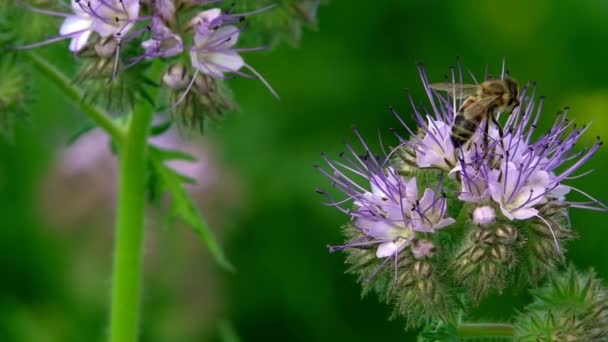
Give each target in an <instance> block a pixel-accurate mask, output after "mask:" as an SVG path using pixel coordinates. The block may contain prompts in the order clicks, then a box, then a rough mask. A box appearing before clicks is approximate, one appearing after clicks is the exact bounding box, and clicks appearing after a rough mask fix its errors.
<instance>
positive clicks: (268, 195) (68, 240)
mask: <svg viewBox="0 0 608 342" xmlns="http://www.w3.org/2000/svg"><path fill="white" fill-rule="evenodd" d="M26 15H32V14H30V13H28V14H26ZM318 21H319V27H318V30H317V31H316V32H312V31H307V32H305V34H304V36H303V40H302V41H301V44H300V46H299V47H298V48H293V47H289V46H285V45H283V46H280V47H279V48H277V49H275V50H273V51H270V52H264V53H256V54H249V55H247V56H246V57H247V58H248V59H247V60H248V62H249V64H251V65H253V66H255V67H256V68H257V70H259V71H260V72H261V73H263V74H264V75H265V76H266V78H267V79H268V80H269V81H270V82H271V83H272V85H273V86H274V87H275V88H276V89H277V90H278V92H279V93H280V94H281V101H279V102H277V101H275V100H274V99H273V98H272V97H271V96H270V95H269V93H268V92H267V90H266V89H264V87H263V86H261V85H260V84H257V83H256V82H254V81H251V80H246V79H236V80H234V81H231V84H232V85H233V86H234V90H235V94H236V99H237V102H238V103H239V105H240V107H241V111H240V112H239V113H236V114H232V115H230V116H229V117H228V118H227V119H226V120H225V121H224V122H222V123H221V124H219V125H214V127H212V128H211V129H210V130H209V131H208V134H207V136H206V138H205V140H204V141H203V142H202V144H204V148H205V150H209V151H212V152H210V153H211V155H212V156H213V157H212V163H213V164H214V165H215V166H214V167H216V168H217V170H216V171H217V172H218V173H220V174H221V175H222V176H219V177H217V178H214V180H215V181H217V182H219V183H222V184H214V185H210V186H208V187H206V188H205V189H208V190H209V191H204V189H203V191H200V193H199V194H198V195H197V196H198V198H200V203H201V206H202V211H203V212H204V213H205V214H206V215H207V216H208V217H209V220H210V221H211V223H212V224H213V228H214V230H215V231H216V232H218V235H220V236H221V239H222V241H223V245H224V246H225V247H226V249H227V251H228V255H229V257H230V258H231V260H232V262H233V263H234V264H235V265H236V268H237V272H236V273H235V274H227V273H223V272H222V271H221V270H219V269H218V268H217V267H215V266H214V265H213V264H212V263H211V262H210V260H209V259H210V256H209V254H208V253H207V252H206V251H205V250H204V248H203V246H201V245H200V244H199V243H198V241H197V240H196V238H195V236H194V234H192V233H190V231H188V230H187V229H182V227H176V228H166V227H165V226H164V225H163V224H162V222H161V221H162V220H163V218H162V215H161V214H160V213H158V212H156V211H154V210H151V214H150V215H149V219H148V226H149V227H148V230H147V234H148V236H147V241H146V276H145V277H146V286H145V289H144V292H143V293H144V298H143V304H142V305H143V306H142V308H143V325H142V341H207V340H212V341H213V340H231V339H233V338H234V337H235V336H238V338H240V339H242V340H244V341H255V340H260V341H330V340H333V341H335V340H349V341H366V340H381V339H390V340H395V341H397V340H398V341H408V340H413V339H414V336H415V333H412V332H410V333H409V334H407V333H406V332H405V331H404V327H403V322H401V321H400V320H399V319H397V320H394V321H389V320H387V318H388V316H389V315H390V313H391V308H390V307H389V306H386V305H383V304H379V303H378V302H377V299H376V298H374V297H373V296H370V297H366V298H363V299H361V298H360V287H359V285H358V284H356V283H355V279H354V277H353V276H350V275H345V274H344V270H345V268H346V267H345V265H344V264H343V261H344V256H343V255H341V254H339V253H337V254H329V253H328V251H327V248H326V245H327V244H338V243H340V242H341V241H342V238H341V235H340V228H339V227H340V225H341V224H343V223H344V222H345V220H346V219H347V218H346V217H345V216H343V215H342V214H340V213H339V212H338V211H336V210H333V209H332V208H328V207H324V206H322V205H321V204H320V202H321V198H320V197H319V196H318V195H317V194H315V193H314V191H313V190H314V189H315V187H317V186H323V187H328V186H329V184H328V182H327V181H326V180H325V179H324V178H323V177H322V176H321V175H319V174H318V173H317V172H316V171H315V170H314V169H313V167H312V165H313V164H314V163H316V162H318V161H319V159H320V157H319V153H320V152H321V151H325V152H327V153H329V154H330V155H336V154H337V153H338V152H339V151H341V149H342V148H343V147H342V146H343V145H342V143H343V141H344V140H351V141H352V140H354V139H353V134H352V132H351V130H350V127H351V126H352V125H353V124H356V125H357V127H358V128H359V129H360V130H361V132H362V134H363V135H364V136H366V137H368V138H369V139H371V140H377V139H376V137H377V134H378V133H377V129H380V130H381V131H382V132H383V135H384V138H385V141H387V142H393V140H392V139H391V137H390V135H389V134H388V132H387V131H388V128H390V127H397V126H398V124H397V122H396V120H395V118H394V117H392V116H391V115H390V114H389V113H388V111H387V107H388V106H389V105H393V106H395V107H396V108H398V109H400V110H401V112H402V113H404V117H407V114H408V113H409V111H408V105H407V102H406V99H405V97H404V89H405V88H410V89H412V90H413V93H414V95H415V97H416V98H418V99H420V100H422V99H423V98H422V91H421V88H420V81H419V79H418V76H417V73H416V68H415V63H416V62H417V61H423V62H424V63H425V66H426V68H427V71H428V72H429V74H430V77H431V79H438V80H439V79H442V77H443V75H444V74H445V73H446V72H447V70H448V67H449V66H450V65H452V64H453V63H454V61H455V57H456V56H457V55H459V56H461V58H462V61H463V64H464V66H465V67H468V68H470V69H471V70H472V71H473V72H475V73H476V74H477V75H478V76H479V77H481V75H482V74H483V70H484V68H485V66H486V65H489V67H490V71H491V72H493V73H495V74H496V73H498V71H499V70H500V66H501V62H502V59H503V57H504V58H506V59H507V63H508V68H509V69H510V72H511V75H512V76H513V77H514V78H516V79H518V80H520V81H521V82H522V83H523V82H526V81H528V80H535V81H537V82H538V85H539V93H540V94H542V95H547V101H546V106H545V110H544V113H543V116H542V123H541V127H547V125H548V124H550V122H551V121H552V120H553V118H554V115H555V113H556V112H557V111H558V110H560V109H561V108H563V107H564V106H566V105H569V106H571V107H572V111H571V113H572V114H571V117H572V118H574V119H576V121H577V122H580V123H587V122H590V121H592V122H593V126H592V127H591V129H590V130H589V132H588V134H587V135H586V138H585V139H587V140H586V142H591V141H592V140H593V139H595V136H596V135H600V136H604V137H605V136H606V134H605V133H604V132H605V130H606V129H607V128H608V66H607V65H606V63H607V62H606V61H607V60H608V46H607V42H608V3H607V2H605V1H579V2H567V1H550V0H541V1H533V2H529V1H509V2H499V1H485V2H482V1H452V2H440V1H340V0H333V1H331V2H330V3H329V4H327V5H326V6H323V7H321V8H320V10H319V14H318ZM60 45H61V44H60ZM39 52H40V53H41V54H43V55H45V56H47V57H48V58H49V59H50V60H51V61H53V62H55V61H56V64H57V65H59V66H62V67H65V66H68V65H69V64H70V63H71V60H70V58H71V57H70V58H68V59H66V57H65V55H66V54H65V46H63V45H61V46H53V47H50V48H44V49H41V50H39ZM0 77H2V76H1V75H0ZM33 94H34V96H35V98H36V99H37V101H36V105H35V106H34V107H33V110H32V113H31V118H30V121H29V123H28V124H25V125H24V124H21V125H19V127H18V128H17V131H16V133H15V139H14V142H10V143H9V142H6V141H4V140H2V141H0V194H1V196H0V217H1V219H0V272H1V273H0V274H1V281H0V341H102V340H104V336H106V324H107V319H106V317H107V307H108V303H109V298H108V293H109V283H110V276H109V274H110V265H111V248H112V247H111V241H112V240H111V238H112V220H113V216H112V215H113V213H112V199H111V198H112V196H111V195H112V192H111V189H112V187H113V186H114V185H113V184H112V183H111V178H110V181H108V180H107V179H106V181H107V182H109V183H107V184H103V183H102V184H101V185H99V184H98V183H94V182H95V181H94V180H92V178H90V177H89V178H87V177H88V176H87V177H79V178H78V179H76V180H74V179H70V177H67V178H66V176H65V175H64V176H53V174H57V173H61V172H60V171H57V170H58V169H60V167H59V166H58V160H59V159H60V156H61V155H62V153H63V151H62V150H63V149H64V148H65V141H66V138H67V136H68V135H70V134H71V133H72V132H74V131H75V130H76V129H77V128H79V127H80V125H81V124H82V122H83V121H84V120H83V118H82V114H80V113H79V112H78V110H77V109H76V108H75V107H74V106H73V105H70V104H69V102H68V101H67V100H64V99H63V98H62V96H61V94H60V93H58V92H57V91H56V90H55V89H54V87H53V86H52V85H51V84H49V83H48V82H46V81H45V80H44V79H43V78H42V77H36V89H35V91H34V93H33ZM196 141H197V140H196ZM201 148H202V147H201ZM607 153H608V152H607V151H606V150H605V149H602V150H600V152H599V153H598V155H597V156H596V157H595V158H594V159H593V160H592V161H591V162H590V163H589V165H588V169H596V171H595V172H594V173H593V174H592V175H590V176H588V177H585V178H584V179H581V180H577V181H574V184H576V185H577V186H579V187H580V188H583V189H585V190H588V191H589V192H591V193H593V194H594V195H597V196H598V197H599V198H603V197H606V196H605V195H604V193H603V191H608V178H607V177H606V176H605V175H606V172H608V163H606V161H605V160H606V158H607V157H608V154H607ZM106 167H107V165H106ZM98 171H99V170H98ZM104 174H105V173H104V172H102V175H104ZM102 178H103V177H102ZM93 183H94V184H93ZM108 192H109V195H108ZM100 193H101V194H102V195H99V194H100ZM91 198H92V199H91ZM83 203H88V205H84V204H83ZM606 219H607V217H606V216H605V214H603V213H596V212H583V211H576V210H575V211H572V222H573V227H574V229H575V230H576V231H577V232H578V233H579V235H580V239H578V240H577V241H575V242H573V243H572V244H571V245H570V249H569V253H568V257H569V259H570V260H571V261H573V262H574V263H576V264H577V265H578V266H580V267H582V268H586V267H589V266H593V267H594V268H595V269H596V270H597V272H598V273H599V274H600V275H601V276H602V277H603V278H604V279H605V278H606V277H607V276H608V263H607V262H606V261H605V260H606V248H605V245H606V244H607V243H608V232H606V230H607V229H608V227H606V222H607V221H606ZM158 222H161V223H158ZM526 298H527V297H526V294H525V293H518V294H512V293H510V292H507V293H506V294H505V295H504V296H503V297H497V296H494V297H492V298H489V299H488V300H487V301H485V302H484V304H482V306H481V307H480V308H478V309H477V310H476V311H475V313H474V314H473V317H474V318H475V317H484V318H486V319H508V317H509V315H510V314H512V313H513V310H512V309H510V308H511V307H513V308H518V307H521V306H522V305H523V304H524V303H525V301H526Z"/></svg>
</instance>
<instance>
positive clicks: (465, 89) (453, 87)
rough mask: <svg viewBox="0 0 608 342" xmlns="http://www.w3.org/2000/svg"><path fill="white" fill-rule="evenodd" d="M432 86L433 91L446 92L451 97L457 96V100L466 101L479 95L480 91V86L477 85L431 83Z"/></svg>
mask: <svg viewBox="0 0 608 342" xmlns="http://www.w3.org/2000/svg"><path fill="white" fill-rule="evenodd" d="M430 86H431V89H435V90H437V91H445V92H447V93H448V95H450V96H456V99H458V100H461V99H465V98H467V97H469V96H473V95H475V94H477V90H478V89H479V86H478V85H475V84H464V83H451V82H441V83H431V85H430Z"/></svg>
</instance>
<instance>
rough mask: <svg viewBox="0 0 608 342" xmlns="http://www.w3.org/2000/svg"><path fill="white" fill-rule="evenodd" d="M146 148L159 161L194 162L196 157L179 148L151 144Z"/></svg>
mask: <svg viewBox="0 0 608 342" xmlns="http://www.w3.org/2000/svg"><path fill="white" fill-rule="evenodd" d="M148 148H149V149H150V151H151V152H152V153H153V154H154V156H155V157H156V158H158V159H160V160H161V161H168V160H183V161H189V162H195V161H196V160H197V159H196V157H194V156H193V155H191V154H188V153H186V152H183V151H179V150H169V149H164V148H160V147H158V146H155V145H152V144H150V145H149V146H148Z"/></svg>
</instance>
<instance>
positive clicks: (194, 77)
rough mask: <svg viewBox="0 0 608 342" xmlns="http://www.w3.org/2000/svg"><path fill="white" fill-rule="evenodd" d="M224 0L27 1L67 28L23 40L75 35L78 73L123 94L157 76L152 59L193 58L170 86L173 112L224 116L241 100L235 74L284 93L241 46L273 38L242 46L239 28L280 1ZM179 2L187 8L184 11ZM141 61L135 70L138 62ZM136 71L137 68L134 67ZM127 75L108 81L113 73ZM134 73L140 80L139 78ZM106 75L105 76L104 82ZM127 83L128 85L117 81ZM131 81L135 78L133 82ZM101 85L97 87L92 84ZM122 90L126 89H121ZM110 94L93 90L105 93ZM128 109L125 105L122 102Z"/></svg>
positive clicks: (196, 118) (190, 117)
mask: <svg viewBox="0 0 608 342" xmlns="http://www.w3.org/2000/svg"><path fill="white" fill-rule="evenodd" d="M215 3H216V1H188V0H144V1H140V0H72V6H71V9H72V10H71V13H64V12H59V11H52V10H49V9H40V8H35V7H32V6H30V5H27V4H22V5H23V6H24V7H26V8H28V9H30V10H32V11H34V12H37V13H42V14H46V15H52V16H57V17H62V18H64V22H63V24H62V25H61V27H60V30H59V31H60V35H59V36H56V37H53V38H50V39H48V40H46V41H43V42H41V43H36V44H31V45H28V46H21V47H18V48H21V49H23V48H33V47H37V46H42V45H46V44H50V43H54V42H57V41H61V40H66V39H71V42H70V45H69V49H70V51H72V52H73V53H76V54H77V55H78V56H81V57H83V58H86V61H87V63H85V64H84V65H83V68H82V69H81V72H80V74H79V76H78V80H79V81H87V82H89V83H92V82H95V80H100V79H101V80H102V81H104V82H103V85H101V86H99V85H97V84H95V87H96V88H97V90H98V91H107V92H111V93H112V94H113V95H111V96H112V97H115V98H136V97H137V96H134V94H133V93H134V92H135V91H136V90H137V92H138V94H136V95H141V97H148V96H146V95H147V94H143V93H144V92H145V89H144V88H142V84H151V83H152V82H151V81H150V80H146V79H145V76H144V75H143V74H144V71H145V70H141V68H147V67H148V66H149V65H151V64H150V62H151V61H152V60H155V59H162V60H164V61H166V62H167V63H170V64H168V65H174V64H175V61H172V59H175V60H177V59H178V58H179V59H180V60H186V59H188V60H190V61H191V64H190V65H187V66H185V67H186V69H185V70H184V71H185V77H184V78H185V79H188V81H189V83H188V85H187V86H186V87H184V88H181V87H180V89H175V88H174V87H170V88H169V91H170V92H171V96H170V98H171V99H172V101H173V102H172V103H169V104H167V108H169V109H168V110H167V111H168V112H173V113H176V114H179V115H180V116H181V119H182V122H189V123H191V125H200V124H202V122H203V121H204V120H203V118H202V115H207V116H211V117H219V116H221V114H222V113H223V112H224V111H226V110H228V109H230V108H234V105H232V103H231V99H230V97H231V95H230V93H229V91H227V90H226V89H225V87H224V86H223V85H222V84H221V81H222V80H225V79H227V78H228V74H235V75H239V76H243V77H246V78H250V79H258V80H260V81H261V82H262V83H263V84H264V85H265V86H266V87H267V88H268V89H269V91H270V92H271V93H272V94H273V95H274V96H275V97H278V96H277V94H276V92H275V91H274V89H272V87H271V86H270V84H269V83H268V82H267V81H266V80H265V79H264V78H263V77H262V76H261V75H260V73H258V72H257V71H256V70H255V69H253V68H252V67H251V66H250V65H248V64H247V63H246V62H245V60H244V59H243V58H242V57H241V55H240V53H241V52H248V51H257V50H262V49H265V48H266V47H265V46H261V47H253V48H238V47H236V44H237V43H238V41H239V36H240V34H241V33H242V31H243V30H244V28H245V27H246V25H245V24H246V23H245V19H246V17H248V16H250V15H254V14H258V13H261V12H264V11H267V10H270V9H271V8H273V7H275V6H274V5H272V6H267V7H264V8H261V9H258V10H255V11H251V12H245V13H234V12H233V11H234V8H235V6H234V5H233V6H231V7H230V8H229V9H228V10H226V11H223V10H222V9H220V8H213V7H212V6H213V4H215ZM176 8H181V9H182V10H180V11H177V10H176ZM138 67H141V68H140V70H138V71H137V73H139V74H141V75H140V77H138V75H135V76H134V77H131V76H130V75H129V73H128V71H129V70H130V69H132V68H133V69H134V68H138ZM135 73H136V72H135V71H133V74H135ZM108 78H110V79H111V80H113V81H114V80H116V79H119V82H111V84H110V86H108V82H107V79H108ZM131 81H132V83H131ZM98 83H99V82H98ZM116 83H123V84H124V85H117V84H116ZM127 83H129V84H127ZM93 88H94V87H93V86H92V87H89V90H91V89H93ZM117 92H120V93H122V92H126V93H125V94H120V95H121V96H119V95H116V93H117ZM98 95H102V94H89V97H97V96H98ZM116 109H120V108H116Z"/></svg>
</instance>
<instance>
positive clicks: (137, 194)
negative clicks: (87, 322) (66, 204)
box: [110, 106, 153, 342]
mask: <svg viewBox="0 0 608 342" xmlns="http://www.w3.org/2000/svg"><path fill="white" fill-rule="evenodd" d="M152 116H153V112H152V110H151V108H147V107H144V108H142V107H141V106H137V107H136V109H135V111H134V112H133V115H132V116H131V120H130V123H129V126H128V129H127V132H126V133H127V134H126V136H125V139H124V142H123V144H122V145H121V146H119V152H118V153H119V184H118V208H117V209H118V211H117V215H118V216H117V219H116V233H115V234H116V235H115V247H114V269H113V272H114V273H113V280H112V308H111V317H110V341H111V342H134V341H136V340H137V336H138V323H139V301H140V292H141V278H142V277H141V275H142V259H143V257H142V244H143V228H144V227H143V226H144V210H145V173H146V151H147V138H148V132H149V128H150V123H151V121H152Z"/></svg>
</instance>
